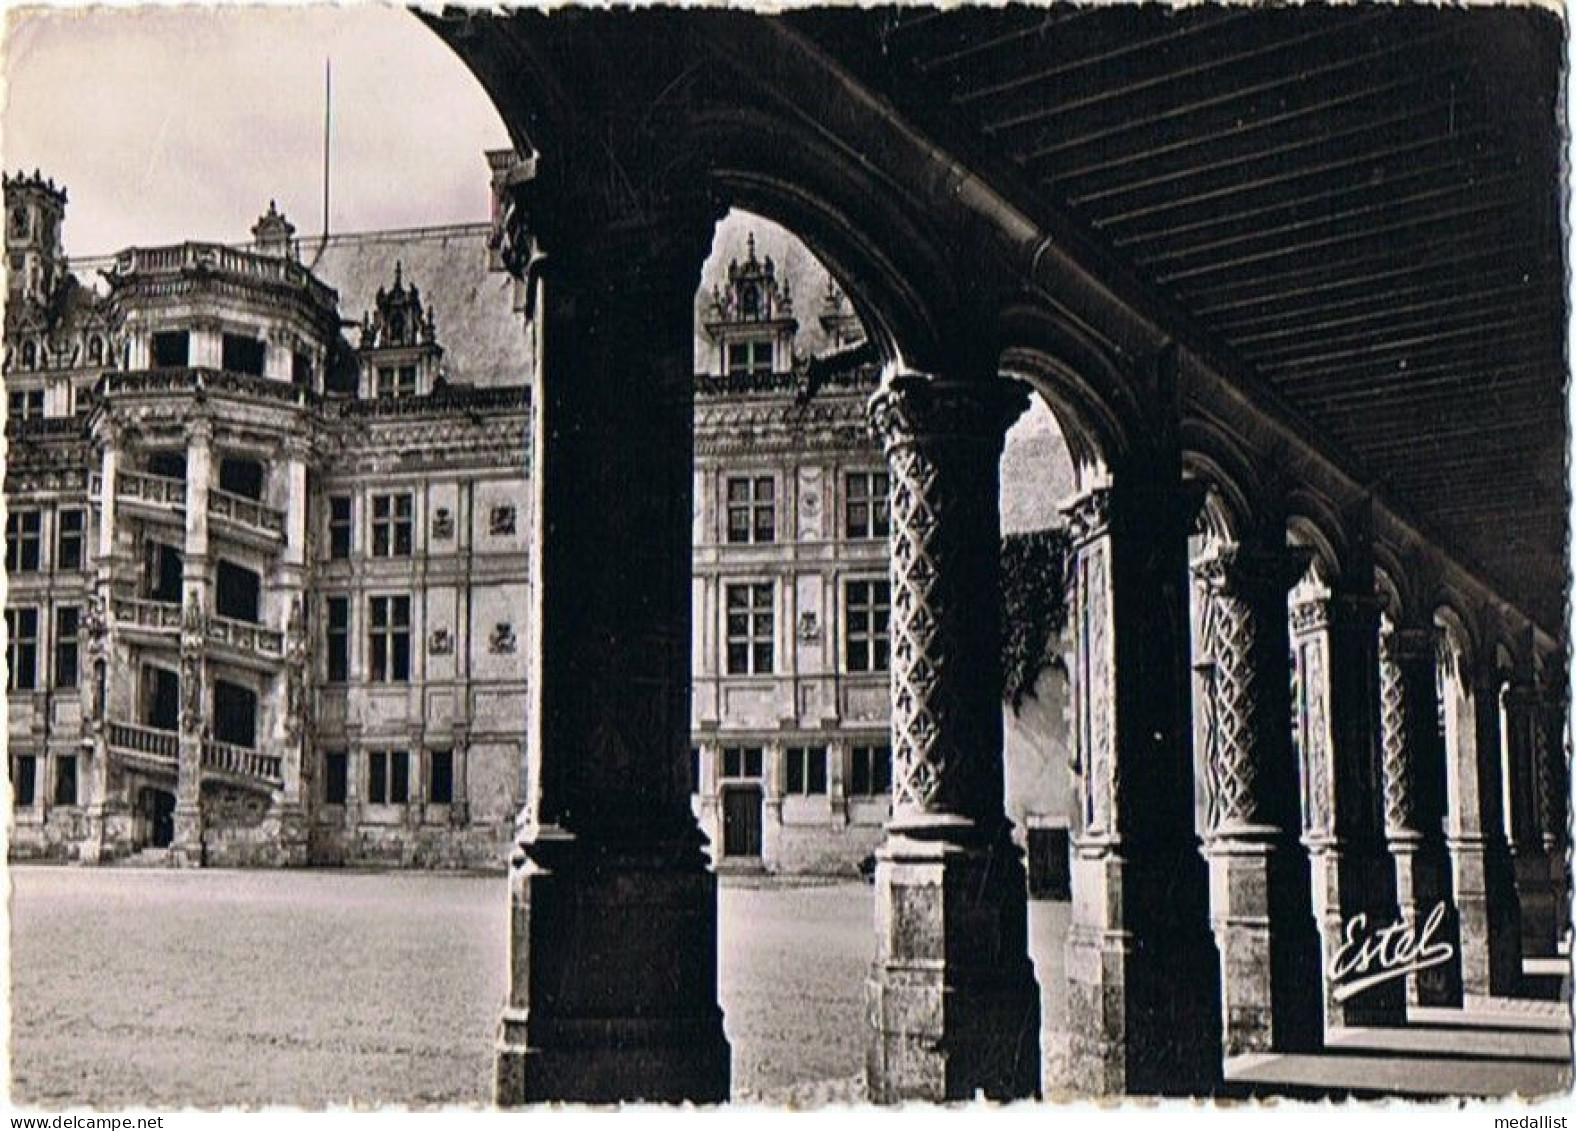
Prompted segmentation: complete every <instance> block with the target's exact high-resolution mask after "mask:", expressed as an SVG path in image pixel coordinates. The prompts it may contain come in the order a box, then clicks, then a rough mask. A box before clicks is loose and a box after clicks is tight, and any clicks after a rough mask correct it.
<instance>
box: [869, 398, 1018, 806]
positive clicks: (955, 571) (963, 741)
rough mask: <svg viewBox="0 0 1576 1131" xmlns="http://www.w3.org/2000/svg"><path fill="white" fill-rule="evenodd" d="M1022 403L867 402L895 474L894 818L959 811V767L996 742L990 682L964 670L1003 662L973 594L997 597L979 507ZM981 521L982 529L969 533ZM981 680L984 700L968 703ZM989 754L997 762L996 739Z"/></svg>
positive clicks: (962, 786)
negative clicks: (897, 813) (898, 813)
mask: <svg viewBox="0 0 1576 1131" xmlns="http://www.w3.org/2000/svg"><path fill="white" fill-rule="evenodd" d="M1027 403H1028V402H1027V395H1026V393H1025V392H1024V390H1023V389H1022V388H1021V387H1020V386H1018V385H1015V384H1011V383H1008V382H981V383H977V384H965V383H947V382H932V381H928V380H926V379H923V378H915V377H903V378H898V379H896V380H895V381H892V382H891V383H889V384H888V385H886V386H884V387H883V388H882V389H881V390H880V391H878V392H877V393H876V394H875V396H873V397H872V398H871V401H870V421H871V426H872V427H873V429H874V430H875V432H876V433H877V434H878V435H879V436H880V437H881V439H882V440H883V442H884V444H885V447H886V454H887V460H888V462H889V464H890V466H891V471H892V478H891V492H892V494H891V502H892V506H891V515H892V613H891V636H892V737H893V783H892V784H893V801H894V808H895V809H908V810H919V811H923V812H962V813H965V814H966V813H967V812H968V811H969V809H970V807H971V804H972V798H973V793H974V790H975V783H971V782H969V781H968V775H969V767H968V765H967V760H968V759H969V757H970V756H971V755H973V756H974V757H976V758H978V757H981V756H987V755H988V751H987V750H985V749H984V747H986V746H987V745H988V744H989V743H990V741H991V740H990V738H989V737H988V736H989V734H990V732H991V729H992V728H996V730H997V734H998V735H999V727H1000V725H1001V724H1000V710H1001V708H1000V704H999V703H998V702H997V699H996V695H995V694H994V690H995V689H994V686H993V685H994V680H990V681H988V682H987V681H982V680H981V678H980V673H979V672H978V670H977V669H976V670H971V669H974V668H975V666H976V665H978V664H993V663H999V662H1000V639H999V628H1000V626H999V623H997V621H998V620H999V618H998V617H996V616H991V617H989V618H982V616H981V613H983V612H984V610H985V609H986V608H988V607H989V606H988V605H987V604H984V603H983V602H985V601H988V600H989V599H990V598H989V597H988V596H987V597H983V598H982V597H981V594H994V593H995V592H996V591H997V588H998V587H997V579H996V576H995V575H996V572H997V569H998V562H997V560H996V559H997V556H998V555H999V552H1000V551H999V541H998V539H999V535H998V532H997V530H996V529H995V522H996V517H995V511H994V508H990V507H980V505H979V499H981V498H985V497H989V492H992V491H994V490H995V489H996V488H995V476H996V474H997V470H996V469H997V460H998V458H999V455H1000V451H1001V444H1002V438H1003V436H1004V435H1005V434H1006V430H1007V427H1008V425H1010V424H1011V422H1012V421H1013V420H1014V419H1016V418H1017V416H1018V415H1019V414H1020V413H1021V412H1022V411H1023V409H1024V408H1025V407H1027ZM982 512H983V513H986V514H987V515H988V519H989V524H990V526H991V529H989V530H988V531H983V530H980V529H977V528H978V527H979V526H980V525H982V524H981V523H980V522H979V520H978V518H977V515H978V514H980V513H982ZM982 619H988V620H989V623H986V624H981V623H980V621H981V620H982ZM981 683H984V685H985V686H987V687H990V688H991V694H989V695H987V696H980V695H979V694H977V691H978V687H979V685H980V684H981ZM991 712H993V713H994V717H993V718H987V717H986V715H987V713H991ZM996 745H997V748H998V756H999V737H998V739H997V740H996ZM980 772H981V773H983V772H985V771H984V770H981V771H980ZM996 772H997V774H998V776H999V769H998V770H997V771H996ZM996 788H997V789H999V788H1000V784H999V782H997V783H996Z"/></svg>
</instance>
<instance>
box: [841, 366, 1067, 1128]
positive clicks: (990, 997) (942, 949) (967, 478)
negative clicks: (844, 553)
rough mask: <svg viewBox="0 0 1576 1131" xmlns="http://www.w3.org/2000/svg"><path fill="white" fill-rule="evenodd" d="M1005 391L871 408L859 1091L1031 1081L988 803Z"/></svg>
mask: <svg viewBox="0 0 1576 1131" xmlns="http://www.w3.org/2000/svg"><path fill="white" fill-rule="evenodd" d="M1027 406H1028V400H1027V397H1026V395H1025V393H1024V390H1023V388H1022V387H1021V386H1019V385H1017V384H1015V383H1012V382H1008V381H1004V380H998V379H994V378H993V379H989V380H982V381H976V382H961V381H931V380H928V379H926V378H922V377H912V376H910V377H899V378H896V379H895V380H892V381H890V382H889V383H888V384H886V385H885V386H884V387H883V388H881V389H880V390H879V391H877V393H876V394H875V396H874V397H872V398H871V402H870V418H871V423H872V426H873V428H874V430H875V431H876V433H877V434H878V435H879V436H880V437H881V439H882V441H883V443H884V445H885V448H886V455H887V461H888V463H889V464H890V466H891V469H892V485H891V506H892V550H891V552H892V614H891V638H892V672H891V677H892V819H891V820H890V822H889V823H888V824H887V830H886V839H885V840H884V841H883V843H882V845H881V847H880V848H879V849H878V850H877V852H876V876H875V888H876V890H875V897H876V957H875V961H874V963H873V965H872V967H871V975H870V982H869V985H868V995H867V996H868V1002H869V1016H870V1021H871V1025H872V1032H871V1033H870V1034H869V1039H870V1042H871V1043H870V1048H869V1056H868V1057H867V1061H866V1063H867V1067H868V1087H869V1094H870V1098H871V1100H872V1101H874V1102H877V1103H899V1102H902V1101H904V1100H929V1101H933V1102H940V1101H944V1100H965V1099H969V1098H971V1097H972V1096H974V1095H975V1093H976V1092H981V1091H982V1092H984V1094H985V1095H987V1096H990V1097H993V1098H1000V1099H1009V1098H1014V1097H1019V1096H1030V1095H1033V1094H1035V1092H1036V1091H1037V1085H1038V1077H1039V1051H1038V1037H1039V1029H1040V998H1039V989H1038V987H1037V986H1036V985H1035V981H1034V970H1033V967H1032V966H1031V965H1030V962H1029V956H1028V885H1027V879H1026V877H1025V874H1024V870H1023V860H1022V855H1021V853H1020V852H1019V850H1018V848H1017V846H1016V845H1015V844H1014V843H1013V841H1012V826H1011V823H1010V822H1009V821H1008V820H1007V816H1006V809H1005V795H1004V791H1005V782H1004V777H1003V768H1002V719H1001V635H1000V626H1001V562H1000V533H999V528H1000V515H999V510H998V490H999V485H998V465H999V461H1000V458H1001V449H1002V442H1003V439H1004V437H1005V435H1006V431H1007V426H1008V425H1009V424H1011V423H1012V421H1013V420H1015V419H1016V418H1017V417H1018V415H1019V414H1020V413H1022V412H1023V410H1024V409H1025V408H1026V407H1027Z"/></svg>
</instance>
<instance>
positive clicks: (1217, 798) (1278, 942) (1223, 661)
mask: <svg viewBox="0 0 1576 1131" xmlns="http://www.w3.org/2000/svg"><path fill="white" fill-rule="evenodd" d="M1277 533H1278V532H1277ZM1306 565H1307V561H1306V557H1305V556H1304V555H1302V554H1301V553H1299V552H1296V551H1292V550H1290V549H1288V548H1286V547H1284V546H1274V545H1271V546H1270V547H1268V548H1265V549H1258V550H1255V549H1250V548H1248V547H1244V546H1239V545H1231V546H1223V547H1220V548H1219V549H1217V550H1216V551H1215V552H1214V553H1213V554H1211V555H1210V556H1208V557H1206V558H1205V559H1204V560H1202V561H1199V562H1196V563H1194V567H1193V570H1194V576H1195V578H1197V579H1198V581H1199V594H1200V600H1201V602H1202V605H1203V607H1202V609H1201V610H1200V614H1201V615H1200V621H1201V625H1202V629H1203V631H1202V639H1201V641H1200V653H1201V655H1203V656H1205V657H1207V658H1208V661H1209V663H1210V664H1211V667H1212V672H1213V678H1212V679H1211V680H1210V681H1209V683H1208V685H1207V688H1208V697H1207V698H1208V701H1207V703H1206V704H1203V705H1201V706H1203V709H1204V710H1205V712H1206V714H1207V716H1208V718H1209V720H1210V723H1211V725H1210V727H1209V728H1208V730H1207V732H1206V747H1205V757H1204V759H1203V764H1204V773H1205V786H1206V799H1207V804H1208V831H1207V833H1206V837H1205V853H1206V855H1207V857H1208V859H1209V867H1210V914H1211V918H1212V920H1213V922H1214V927H1215V938H1216V943H1217V946H1218V949H1219V951H1220V960H1221V996H1222V1008H1223V1017H1222V1021H1223V1026H1224V1038H1225V1040H1224V1045H1225V1052H1226V1055H1228V1056H1235V1055H1238V1054H1241V1053H1249V1052H1269V1051H1289V1050H1296V1049H1304V1050H1305V1049H1308V1048H1312V1047H1315V1046H1316V1045H1318V1043H1319V1040H1320V1027H1321V1023H1322V1007H1321V1001H1320V996H1319V992H1318V985H1319V978H1318V975H1319V945H1318V936H1317V934H1316V932H1315V930H1314V919H1313V914H1312V907H1311V902H1310V900H1311V893H1310V891H1309V888H1308V868H1307V859H1306V856H1305V855H1304V853H1303V850H1302V847H1301V845H1300V844H1299V843H1298V840H1297V833H1298V820H1297V813H1296V800H1295V799H1296V796H1297V771H1296V766H1295V764H1294V759H1293V756H1292V743H1291V722H1290V713H1289V705H1288V702H1287V694H1288V691H1289V689H1290V682H1291V680H1290V677H1291V672H1290V662H1289V660H1288V642H1287V633H1286V593H1287V590H1288V589H1289V588H1290V586H1291V584H1292V582H1293V581H1294V580H1295V579H1296V578H1297V577H1299V576H1301V574H1302V573H1303V571H1304V570H1305V569H1306Z"/></svg>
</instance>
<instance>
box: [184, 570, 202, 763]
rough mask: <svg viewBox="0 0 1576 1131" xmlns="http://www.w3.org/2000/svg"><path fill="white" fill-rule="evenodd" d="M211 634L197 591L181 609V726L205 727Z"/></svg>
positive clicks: (191, 729) (192, 730)
mask: <svg viewBox="0 0 1576 1131" xmlns="http://www.w3.org/2000/svg"><path fill="white" fill-rule="evenodd" d="M207 638H208V614H207V612H206V611H204V609H203V607H202V602H201V601H200V600H199V598H198V596H197V594H196V593H189V594H187V596H186V606H185V608H184V609H183V610H182V611H181V729H182V730H183V731H186V732H187V733H195V732H200V731H201V730H202V722H203V714H202V699H203V687H202V683H203V650H204V645H205V643H206V641H207Z"/></svg>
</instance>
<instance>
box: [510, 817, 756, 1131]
mask: <svg viewBox="0 0 1576 1131" xmlns="http://www.w3.org/2000/svg"><path fill="white" fill-rule="evenodd" d="M519 847H520V852H519V854H518V856H517V860H516V863H515V865H514V868H513V870H512V872H511V875H510V895H511V916H510V976H511V986H510V994H509V1005H508V1006H507V1007H506V1008H505V1010H504V1013H503V1018H502V1022H501V1024H500V1028H499V1040H498V1045H497V1050H496V1076H495V1081H494V1086H495V1093H494V1095H495V1098H496V1100H497V1103H498V1104H499V1106H501V1107H515V1106H519V1105H522V1104H532V1103H549V1102H571V1103H618V1102H620V1101H636V1100H644V1101H648V1102H657V1103H682V1102H685V1101H690V1102H694V1103H721V1102H723V1101H725V1100H726V1099H727V1098H728V1094H729V1080H730V1073H729V1068H730V1060H731V1054H730V1051H729V1048H728V1042H727V1038H726V1037H725V1036H724V1034H723V1025H722V1011H721V1010H720V1009H719V1008H718V1006H717V881H716V877H715V876H713V875H711V874H710V873H709V872H707V871H706V870H705V866H704V861H703V858H702V857H701V856H700V853H699V850H698V844H697V843H691V842H688V841H686V842H684V843H678V844H675V843H667V844H650V845H640V846H617V847H612V846H606V847H604V846H597V845H591V844H586V843H582V842H581V841H579V840H577V838H576V837H574V836H573V835H571V834H569V833H566V832H564V831H562V830H558V829H532V830H528V831H527V833H526V839H525V840H524V841H523V842H522V843H521V845H520V846H519Z"/></svg>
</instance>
